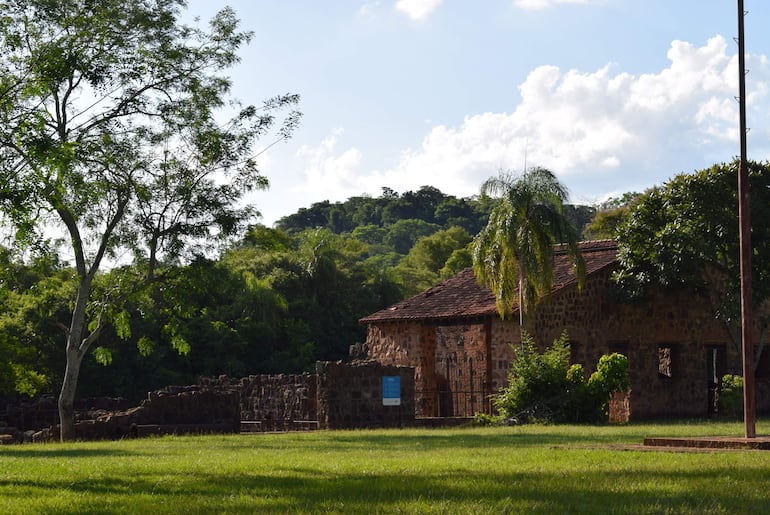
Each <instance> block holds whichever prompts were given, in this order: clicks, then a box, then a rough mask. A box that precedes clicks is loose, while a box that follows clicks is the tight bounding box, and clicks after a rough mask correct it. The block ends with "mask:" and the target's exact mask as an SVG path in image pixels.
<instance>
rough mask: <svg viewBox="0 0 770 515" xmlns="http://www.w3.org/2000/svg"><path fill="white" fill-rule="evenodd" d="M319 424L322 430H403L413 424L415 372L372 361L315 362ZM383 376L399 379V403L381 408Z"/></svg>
mask: <svg viewBox="0 0 770 515" xmlns="http://www.w3.org/2000/svg"><path fill="white" fill-rule="evenodd" d="M316 367H317V368H316V372H317V374H318V424H319V427H321V428H323V429H357V428H374V427H403V426H409V425H412V424H413V423H414V418H415V403H414V401H415V399H414V389H415V383H414V376H415V374H414V369H413V368H412V367H400V366H396V365H382V364H381V363H376V362H373V361H365V362H357V363H343V362H341V361H337V362H328V361H324V362H320V361H319V362H318V363H317V364H316ZM383 376H397V377H399V378H400V386H401V392H400V394H401V403H400V405H399V406H384V405H383V402H382V382H383V380H382V378H383Z"/></svg>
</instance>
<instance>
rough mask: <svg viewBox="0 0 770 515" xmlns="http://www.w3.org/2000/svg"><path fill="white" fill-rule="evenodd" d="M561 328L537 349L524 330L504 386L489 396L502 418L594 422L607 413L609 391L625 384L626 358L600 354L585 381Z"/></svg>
mask: <svg viewBox="0 0 770 515" xmlns="http://www.w3.org/2000/svg"><path fill="white" fill-rule="evenodd" d="M569 354H570V353H569V343H568V339H567V334H566V332H564V333H562V334H561V336H559V337H558V338H557V339H556V340H554V342H553V344H552V345H551V346H550V347H549V348H547V349H546V350H545V351H544V352H542V353H540V352H538V351H537V349H536V348H535V343H534V340H533V339H532V337H530V336H529V335H527V334H524V336H523V338H522V343H521V345H520V346H519V347H518V348H517V349H516V359H515V360H514V361H513V363H512V365H511V370H510V372H509V373H508V386H507V387H505V388H503V389H502V390H500V393H499V394H498V395H497V396H495V398H494V405H495V407H496V408H497V410H498V411H499V413H500V416H501V418H503V419H504V420H507V421H509V422H513V423H525V422H533V421H539V422H555V423H558V422H596V421H599V420H602V419H606V415H607V406H608V403H609V399H610V395H611V394H612V393H613V392H615V391H626V390H628V389H629V386H630V380H629V375H628V359H627V358H626V357H625V356H623V355H622V354H617V353H615V354H610V355H609V356H602V357H601V359H600V360H599V363H598V364H597V370H596V372H594V373H593V374H591V377H590V378H589V379H588V380H587V381H586V378H585V370H584V369H583V366H582V365H579V364H575V365H571V366H570V364H569Z"/></svg>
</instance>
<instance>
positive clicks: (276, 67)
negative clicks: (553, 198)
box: [185, 0, 770, 225]
mask: <svg viewBox="0 0 770 515" xmlns="http://www.w3.org/2000/svg"><path fill="white" fill-rule="evenodd" d="M225 5H229V6H231V7H232V8H233V9H235V11H236V13H237V14H238V16H239V17H240V18H241V20H242V26H243V28H244V29H247V30H251V31H254V38H253V40H252V41H251V43H250V44H249V45H248V46H247V47H245V48H244V49H243V51H242V52H241V55H242V60H241V62H240V63H239V64H238V65H237V66H235V67H234V68H232V69H231V70H230V71H229V72H230V76H231V78H232V80H233V85H234V93H235V96H237V97H238V98H240V99H241V100H242V101H243V102H245V103H259V102H260V101H261V100H262V99H264V98H267V97H270V96H273V95H276V94H278V93H287V92H292V93H298V94H300V95H301V97H302V101H301V105H300V109H301V110H302V111H303V113H304V118H303V121H302V125H301V127H300V128H299V130H298V131H297V132H296V133H295V135H294V137H293V138H292V139H291V140H290V141H288V142H285V143H279V144H278V145H276V146H274V147H272V148H270V149H269V150H268V151H267V152H265V153H263V154H261V155H260V158H259V163H260V167H261V169H262V171H263V172H264V173H265V175H266V176H267V177H268V179H269V180H270V183H271V187H270V189H269V190H268V191H267V192H260V193H257V194H255V195H254V196H252V197H251V198H250V200H251V201H253V202H254V203H255V204H256V205H257V208H258V209H259V210H260V211H261V212H262V214H263V218H262V220H261V221H262V222H263V223H265V224H267V225H271V224H272V223H274V222H275V221H276V220H277V219H279V218H280V217H281V216H285V215H288V214H291V213H294V212H295V211H296V210H297V209H299V208H300V207H307V206H310V204H312V203H313V202H318V201H322V200H331V201H342V200H345V199H347V198H348V197H351V196H354V195H361V194H369V195H372V196H379V195H380V193H381V191H382V187H389V188H391V189H393V190H396V191H398V192H404V191H407V190H415V189H418V188H419V187H421V186H423V185H430V186H434V187H436V188H438V189H440V190H441V191H443V192H445V193H448V194H452V195H456V196H463V197H466V196H471V195H475V194H477V193H478V190H479V186H480V185H481V183H482V182H483V181H484V180H485V179H487V178H488V177H491V176H494V175H496V174H497V172H498V171H499V170H501V169H505V170H510V171H514V172H517V171H521V170H523V168H524V166H525V165H526V166H527V167H532V166H545V167H547V168H549V169H551V170H552V171H553V172H554V173H556V175H557V176H558V177H559V179H560V180H561V181H562V182H563V183H564V184H565V185H566V186H567V187H568V188H569V190H570V192H571V200H572V202H574V203H594V202H599V201H601V200H603V199H605V198H606V197H607V196H611V195H620V194H622V193H624V192H627V191H641V190H643V189H645V188H648V187H650V186H653V185H655V184H662V183H663V182H665V181H666V180H667V179H668V178H670V177H672V176H674V175H675V174H677V173H680V172H691V171H693V170H697V169H700V168H704V167H707V166H710V165H711V164H714V163H717V162H723V161H728V160H730V159H732V158H733V157H734V156H736V155H737V154H738V151H739V150H738V107H737V102H736V101H735V99H734V97H735V96H736V95H737V91H738V67H737V45H736V44H735V42H734V41H733V38H734V37H735V36H736V35H737V24H738V22H737V2H735V1H731V0H675V1H672V0H645V1H639V0H282V1H278V0H233V1H230V2H216V1H212V0H189V8H188V12H187V14H186V15H185V16H186V17H189V16H200V18H201V22H203V21H206V20H208V19H210V18H211V16H212V15H213V14H214V13H215V12H216V11H217V10H218V9H219V8H221V7H223V6H225ZM745 8H746V10H748V11H749V14H748V16H747V17H746V51H747V55H748V57H747V68H749V70H750V73H749V75H748V76H747V87H748V95H747V97H748V98H749V109H748V125H749V126H750V127H751V131H750V132H749V139H748V148H749V157H750V158H752V159H757V160H764V159H768V158H770V98H769V97H768V95H769V93H770V91H769V88H770V64H769V63H768V58H767V56H768V55H770V32H768V31H766V30H765V27H766V26H767V25H768V24H769V23H770V2H767V1H766V0H745ZM270 142H271V140H270V138H266V139H264V140H263V141H262V142H261V143H263V144H265V145H266V144H269V143H270Z"/></svg>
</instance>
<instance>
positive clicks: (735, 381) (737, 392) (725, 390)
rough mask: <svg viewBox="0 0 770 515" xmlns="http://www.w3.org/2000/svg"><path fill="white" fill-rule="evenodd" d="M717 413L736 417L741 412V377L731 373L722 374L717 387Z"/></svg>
mask: <svg viewBox="0 0 770 515" xmlns="http://www.w3.org/2000/svg"><path fill="white" fill-rule="evenodd" d="M718 402H719V415H720V416H726V417H731V418H738V417H740V416H741V415H742V414H743V377H742V376H739V375H733V374H725V375H724V376H722V384H721V385H720V388H719V401H718Z"/></svg>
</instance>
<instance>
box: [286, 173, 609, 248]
mask: <svg viewBox="0 0 770 515" xmlns="http://www.w3.org/2000/svg"><path fill="white" fill-rule="evenodd" d="M492 202H493V201H492V199H489V198H482V197H476V196H474V197H466V198H458V197H454V196H452V195H446V194H444V193H442V192H441V191H440V190H438V189H437V188H434V187H432V186H423V187H422V188H420V189H419V190H417V191H407V192H405V193H402V194H398V193H397V192H395V191H393V190H392V189H390V188H383V189H382V194H381V195H380V196H379V197H376V198H375V197H368V196H359V197H351V198H349V199H348V200H346V201H345V202H335V203H331V202H329V201H328V200H327V201H323V202H316V203H315V204H313V205H311V206H310V207H308V208H301V209H300V210H299V211H297V212H296V213H294V214H292V215H289V216H285V217H283V218H281V219H280V220H279V221H278V223H277V224H276V227H277V228H278V229H280V230H282V231H285V232H287V233H289V234H297V233H300V232H302V231H303V230H305V229H315V228H319V227H323V228H326V229H329V230H330V231H332V232H334V233H335V234H351V235H353V236H354V237H356V236H357V235H361V236H364V235H366V234H371V233H373V232H376V231H378V230H380V231H381V230H388V229H389V228H391V227H393V226H395V225H397V224H401V226H402V227H403V226H404V225H405V221H407V220H412V221H419V222H421V223H417V222H412V223H409V224H406V225H408V226H410V228H412V229H414V228H417V229H418V230H417V233H416V234H417V235H419V236H426V235H429V234H431V233H432V232H435V231H437V230H439V229H449V228H451V227H461V228H463V229H465V231H467V232H468V233H469V234H471V235H475V234H476V233H478V232H479V231H480V230H481V228H482V227H484V225H486V223H487V219H488V217H489V212H490V209H491V206H492ZM565 209H566V212H567V216H568V217H569V218H570V220H571V221H572V223H573V225H574V226H575V228H576V229H577V231H578V234H582V233H583V229H584V228H585V226H586V225H587V224H588V223H590V222H591V220H592V219H593V216H594V214H595V213H596V208H595V207H594V206H583V205H567V206H565ZM393 237H394V235H391V238H393ZM411 243H414V241H412V242H411ZM410 246H411V245H410ZM408 250H409V248H405V249H402V253H406V252H408Z"/></svg>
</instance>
